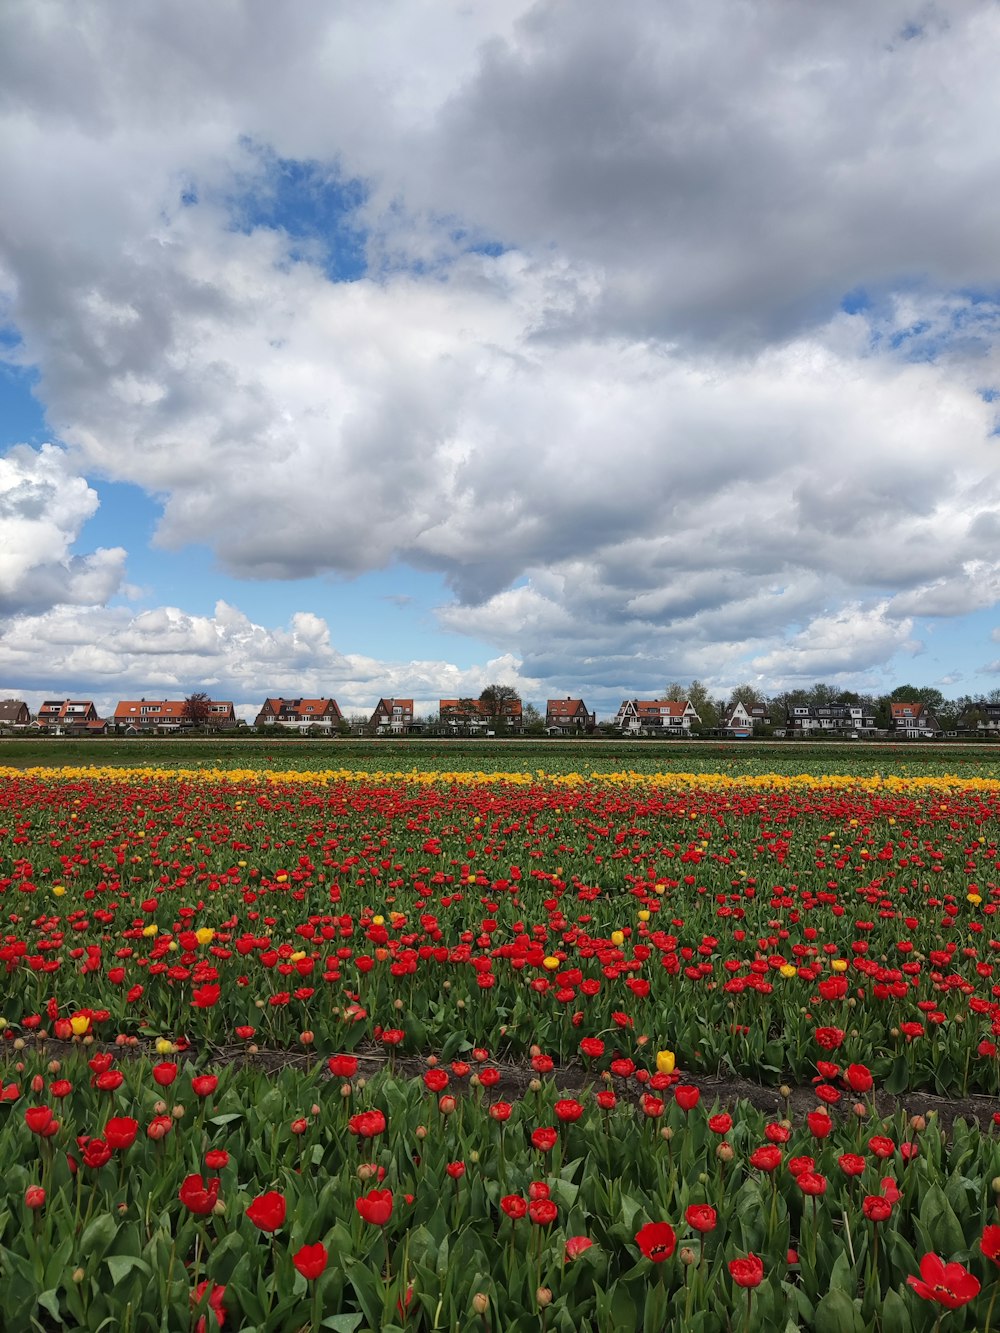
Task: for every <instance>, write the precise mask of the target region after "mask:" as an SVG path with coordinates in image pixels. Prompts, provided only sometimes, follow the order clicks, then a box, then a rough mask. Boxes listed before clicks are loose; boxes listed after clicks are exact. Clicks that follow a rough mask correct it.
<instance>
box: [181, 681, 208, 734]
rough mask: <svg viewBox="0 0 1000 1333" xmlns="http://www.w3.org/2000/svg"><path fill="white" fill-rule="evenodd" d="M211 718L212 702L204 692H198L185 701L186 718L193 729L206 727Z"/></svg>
mask: <svg viewBox="0 0 1000 1333" xmlns="http://www.w3.org/2000/svg"><path fill="white" fill-rule="evenodd" d="M211 716H212V700H211V699H210V698H209V697H208V695H207V694H206V693H205V691H204V690H197V691H196V692H195V693H194V694H189V695H188V697H187V698H186V699H185V700H184V717H185V718H186V719H187V721H188V722H190V723H191V725H192V726H193V727H204V726H205V725H206V724H207V722H208V720H209V719H210V718H211Z"/></svg>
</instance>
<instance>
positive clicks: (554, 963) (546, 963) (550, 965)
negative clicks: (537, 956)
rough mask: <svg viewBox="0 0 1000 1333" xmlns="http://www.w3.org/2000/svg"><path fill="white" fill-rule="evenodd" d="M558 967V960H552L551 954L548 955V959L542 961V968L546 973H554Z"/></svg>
mask: <svg viewBox="0 0 1000 1333" xmlns="http://www.w3.org/2000/svg"><path fill="white" fill-rule="evenodd" d="M558 966H559V959H558V958H553V957H552V955H551V954H549V955H548V957H546V958H543V959H542V967H544V968H545V969H546V971H548V972H554V971H555V970H556V968H557V967H558Z"/></svg>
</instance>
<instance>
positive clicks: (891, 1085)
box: [882, 1055, 910, 1093]
mask: <svg viewBox="0 0 1000 1333" xmlns="http://www.w3.org/2000/svg"><path fill="white" fill-rule="evenodd" d="M909 1082H910V1069H909V1065H908V1063H907V1059H906V1056H905V1055H897V1056H896V1058H895V1060H893V1062H892V1068H891V1069H890V1070H889V1073H888V1075H887V1076H886V1078H885V1081H884V1082H883V1084H882V1087H883V1088H884V1089H885V1091H886V1092H891V1093H898V1092H903V1091H904V1090H905V1089H906V1088H907V1086H908V1085H909Z"/></svg>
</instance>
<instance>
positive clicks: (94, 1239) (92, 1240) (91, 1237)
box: [80, 1213, 118, 1259]
mask: <svg viewBox="0 0 1000 1333" xmlns="http://www.w3.org/2000/svg"><path fill="white" fill-rule="evenodd" d="M117 1230H118V1223H117V1222H116V1221H115V1219H114V1218H113V1217H112V1215H111V1214H110V1213H98V1215H97V1216H96V1217H95V1218H94V1220H93V1221H92V1222H91V1223H89V1225H88V1226H87V1228H86V1230H85V1231H84V1233H83V1235H82V1236H81V1237H80V1254H81V1255H82V1256H83V1257H84V1258H87V1259H89V1258H90V1257H91V1256H92V1255H94V1254H95V1253H96V1254H97V1256H98V1258H100V1257H101V1256H102V1255H103V1254H104V1251H105V1250H106V1249H107V1248H108V1246H109V1245H110V1244H111V1242H112V1241H113V1240H114V1238H115V1233H116V1232H117Z"/></svg>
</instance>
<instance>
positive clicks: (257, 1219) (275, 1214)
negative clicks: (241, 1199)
mask: <svg viewBox="0 0 1000 1333" xmlns="http://www.w3.org/2000/svg"><path fill="white" fill-rule="evenodd" d="M247 1217H249V1219H250V1221H251V1222H252V1223H253V1224H254V1226H255V1227H257V1228H258V1229H259V1230H260V1231H278V1230H279V1229H280V1228H281V1227H282V1226H284V1223H285V1196H284V1195H283V1194H279V1193H278V1192H277V1190H268V1192H267V1193H266V1194H261V1195H259V1196H258V1197H257V1198H256V1199H254V1201H253V1203H252V1204H251V1205H250V1207H249V1208H248V1209H247Z"/></svg>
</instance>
